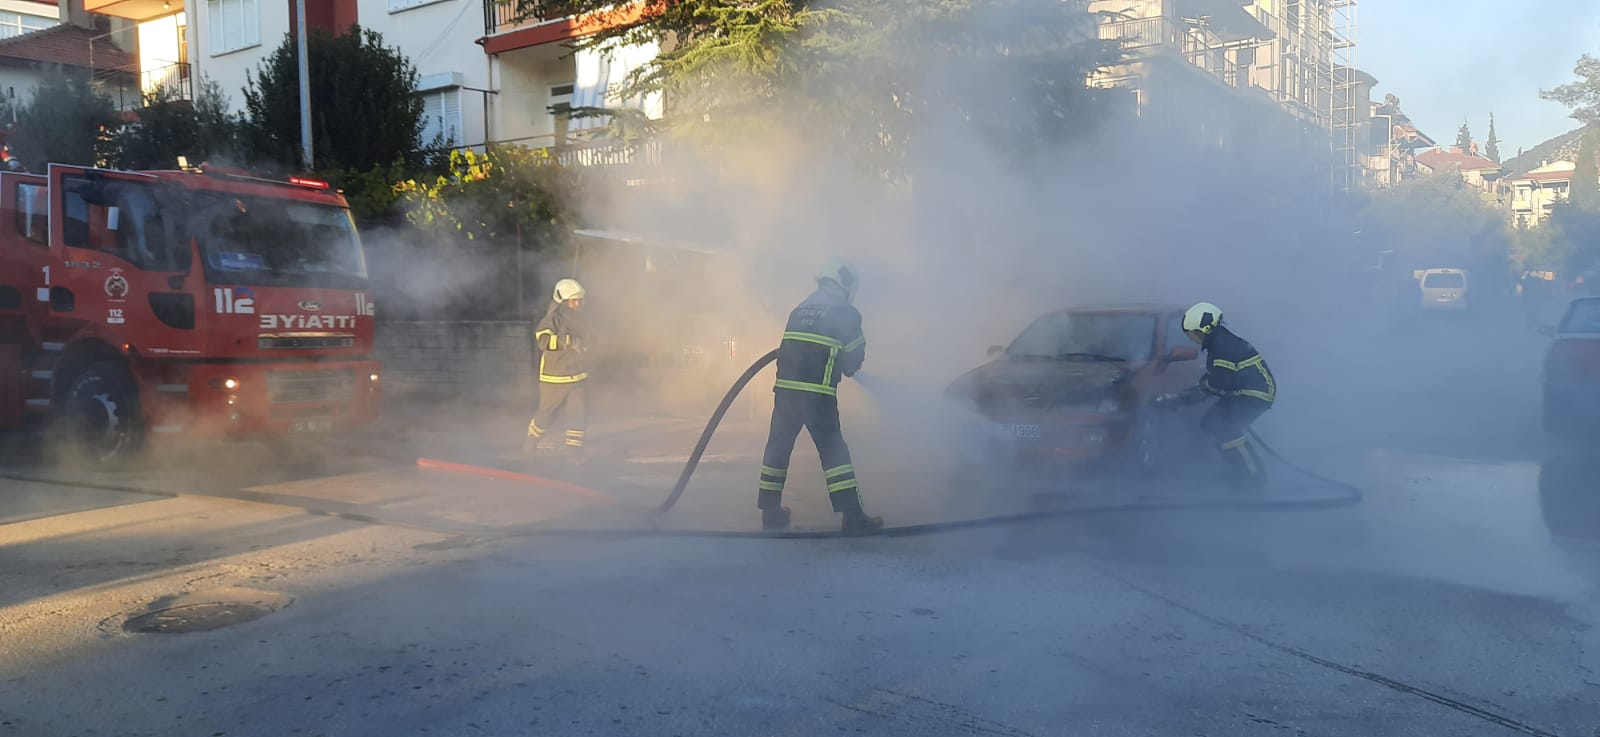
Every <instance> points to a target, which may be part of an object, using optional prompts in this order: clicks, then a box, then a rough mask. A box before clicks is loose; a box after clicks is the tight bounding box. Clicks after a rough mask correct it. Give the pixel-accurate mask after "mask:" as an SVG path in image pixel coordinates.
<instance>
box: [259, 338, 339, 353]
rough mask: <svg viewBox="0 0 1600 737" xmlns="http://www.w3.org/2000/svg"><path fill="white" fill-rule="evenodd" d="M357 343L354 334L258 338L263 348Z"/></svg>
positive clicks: (335, 345) (312, 346) (314, 346)
mask: <svg viewBox="0 0 1600 737" xmlns="http://www.w3.org/2000/svg"><path fill="white" fill-rule="evenodd" d="M355 344H356V339H355V336H353V335H287V336H279V337H271V338H265V337H263V338H257V339H256V347H257V348H259V349H261V350H273V349H280V350H281V349H284V348H351V347H354V346H355Z"/></svg>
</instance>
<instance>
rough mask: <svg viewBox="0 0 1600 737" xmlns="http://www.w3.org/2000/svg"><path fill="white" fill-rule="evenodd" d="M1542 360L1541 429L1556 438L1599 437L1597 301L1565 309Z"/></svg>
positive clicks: (1599, 300) (1580, 301)
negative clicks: (1575, 436) (1595, 435)
mask: <svg viewBox="0 0 1600 737" xmlns="http://www.w3.org/2000/svg"><path fill="white" fill-rule="evenodd" d="M1544 332H1545V333H1547V334H1549V335H1551V336H1552V337H1554V340H1553V341H1552V342H1551V343H1550V348H1549V350H1548V351H1547V352H1546V353H1545V358H1544V372H1543V382H1544V429H1545V432H1547V433H1550V434H1552V435H1557V436H1571V435H1593V434H1600V297H1580V298H1578V299H1575V300H1573V301H1572V302H1571V303H1570V304H1568V305H1567V310H1566V312H1565V313H1564V314H1563V315H1562V316H1561V321H1560V322H1558V323H1557V324H1556V326H1555V327H1554V328H1547V329H1546V330H1545V331H1544Z"/></svg>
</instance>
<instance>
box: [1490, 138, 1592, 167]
mask: <svg viewBox="0 0 1600 737" xmlns="http://www.w3.org/2000/svg"><path fill="white" fill-rule="evenodd" d="M1582 136H1583V129H1582V128H1576V129H1573V130H1570V131H1567V132H1566V133H1563V134H1561V135H1559V136H1556V137H1555V138H1552V139H1550V140H1548V141H1545V142H1544V143H1541V144H1539V145H1537V146H1534V147H1533V148H1530V149H1528V150H1526V151H1523V152H1522V155H1520V156H1513V157H1511V158H1509V159H1506V160H1505V162H1504V163H1503V165H1504V166H1505V168H1506V171H1509V172H1511V173H1512V174H1525V173H1527V172H1529V171H1531V170H1533V169H1537V168H1539V167H1540V166H1542V165H1544V162H1546V161H1558V160H1562V159H1566V160H1568V161H1570V160H1572V159H1573V158H1575V157H1577V155H1578V139H1579V138H1581V137H1582Z"/></svg>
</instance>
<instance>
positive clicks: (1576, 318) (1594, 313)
mask: <svg viewBox="0 0 1600 737" xmlns="http://www.w3.org/2000/svg"><path fill="white" fill-rule="evenodd" d="M1558 332H1562V333H1600V299H1578V300H1573V302H1572V304H1571V306H1569V307H1567V314H1566V316H1565V317H1563V318H1562V319H1561V328H1560V329H1559V330H1558Z"/></svg>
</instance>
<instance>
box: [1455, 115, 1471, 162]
mask: <svg viewBox="0 0 1600 737" xmlns="http://www.w3.org/2000/svg"><path fill="white" fill-rule="evenodd" d="M1456 148H1458V149H1460V150H1461V153H1464V154H1469V153H1472V129H1471V128H1468V127H1467V121H1465V120H1463V121H1461V130H1458V131H1456Z"/></svg>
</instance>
